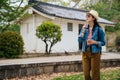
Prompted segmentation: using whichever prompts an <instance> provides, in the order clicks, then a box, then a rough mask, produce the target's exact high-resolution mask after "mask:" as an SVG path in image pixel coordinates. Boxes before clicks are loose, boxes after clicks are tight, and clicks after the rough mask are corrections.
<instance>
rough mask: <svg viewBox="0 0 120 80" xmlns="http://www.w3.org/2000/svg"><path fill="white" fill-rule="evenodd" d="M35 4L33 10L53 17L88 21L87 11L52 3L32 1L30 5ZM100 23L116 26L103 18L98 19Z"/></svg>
mask: <svg viewBox="0 0 120 80" xmlns="http://www.w3.org/2000/svg"><path fill="white" fill-rule="evenodd" d="M31 3H32V4H33V6H32V7H33V8H34V9H36V10H38V11H40V12H42V13H44V14H47V15H51V16H56V17H60V18H66V19H71V20H82V21H85V20H86V12H87V11H85V10H79V9H74V8H68V7H63V6H58V5H54V4H50V3H45V2H40V1H36V0H30V1H29V4H31ZM98 22H100V23H105V24H115V23H114V22H111V21H108V20H106V19H103V18H100V17H99V18H98Z"/></svg>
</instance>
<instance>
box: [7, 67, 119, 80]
mask: <svg viewBox="0 0 120 80" xmlns="http://www.w3.org/2000/svg"><path fill="white" fill-rule="evenodd" d="M118 69H120V67H110V68H102V69H101V72H103V73H104V72H106V71H114V70H118ZM81 73H82V72H81ZM75 74H80V72H60V73H51V74H41V75H36V76H28V77H27V76H26V77H22V78H13V79H8V80H53V78H56V77H60V76H70V75H75Z"/></svg>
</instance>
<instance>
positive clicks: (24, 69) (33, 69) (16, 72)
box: [0, 59, 120, 80]
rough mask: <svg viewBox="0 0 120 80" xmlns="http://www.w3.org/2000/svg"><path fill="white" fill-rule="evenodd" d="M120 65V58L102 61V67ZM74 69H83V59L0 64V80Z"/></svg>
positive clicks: (78, 70) (76, 70) (77, 70)
mask: <svg viewBox="0 0 120 80" xmlns="http://www.w3.org/2000/svg"><path fill="white" fill-rule="evenodd" d="M118 66H120V59H106V60H102V61H101V68H104V67H118ZM73 71H74V72H81V71H82V62H81V61H68V62H51V63H36V64H21V65H9V66H0V80H2V79H7V78H13V77H23V76H31V75H39V74H43V73H53V72H73Z"/></svg>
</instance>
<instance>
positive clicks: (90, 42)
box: [87, 39, 98, 45]
mask: <svg viewBox="0 0 120 80" xmlns="http://www.w3.org/2000/svg"><path fill="white" fill-rule="evenodd" d="M91 44H96V45H97V44H98V42H97V41H95V40H93V39H88V40H87V45H91Z"/></svg>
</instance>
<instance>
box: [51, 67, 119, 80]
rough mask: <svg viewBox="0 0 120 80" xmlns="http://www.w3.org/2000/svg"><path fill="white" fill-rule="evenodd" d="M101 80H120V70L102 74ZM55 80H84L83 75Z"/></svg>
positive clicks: (107, 71) (55, 79) (56, 79)
mask: <svg viewBox="0 0 120 80" xmlns="http://www.w3.org/2000/svg"><path fill="white" fill-rule="evenodd" d="M100 77H101V80H120V68H119V69H112V68H111V69H109V70H105V71H102V72H101V75H100ZM53 80H84V75H83V73H80V74H76V75H71V76H62V77H57V78H54V79H53Z"/></svg>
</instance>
